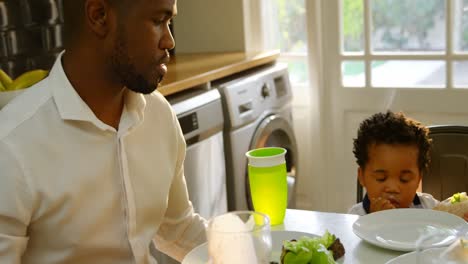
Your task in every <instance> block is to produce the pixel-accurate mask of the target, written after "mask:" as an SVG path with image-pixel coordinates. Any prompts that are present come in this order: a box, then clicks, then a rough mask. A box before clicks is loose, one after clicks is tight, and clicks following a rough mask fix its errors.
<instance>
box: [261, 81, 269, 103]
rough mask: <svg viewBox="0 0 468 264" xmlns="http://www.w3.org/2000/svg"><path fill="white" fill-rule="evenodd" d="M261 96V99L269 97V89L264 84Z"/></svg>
mask: <svg viewBox="0 0 468 264" xmlns="http://www.w3.org/2000/svg"><path fill="white" fill-rule="evenodd" d="M261 96H262V97H263V99H265V98H267V97H269V96H270V88H268V85H267V84H266V83H265V84H264V85H263V86H262V92H261Z"/></svg>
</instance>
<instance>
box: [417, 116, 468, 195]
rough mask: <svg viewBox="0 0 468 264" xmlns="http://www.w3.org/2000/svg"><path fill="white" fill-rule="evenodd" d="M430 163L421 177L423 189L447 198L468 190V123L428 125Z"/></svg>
mask: <svg viewBox="0 0 468 264" xmlns="http://www.w3.org/2000/svg"><path fill="white" fill-rule="evenodd" d="M429 135H430V137H431V138H432V151H431V163H430V166H429V170H428V173H427V174H426V175H424V176H423V179H422V191H423V192H425V193H429V194H432V195H433V196H434V198H436V199H438V200H444V199H446V198H448V197H450V196H451V195H452V194H454V193H456V192H468V126H458V125H438V126H429Z"/></svg>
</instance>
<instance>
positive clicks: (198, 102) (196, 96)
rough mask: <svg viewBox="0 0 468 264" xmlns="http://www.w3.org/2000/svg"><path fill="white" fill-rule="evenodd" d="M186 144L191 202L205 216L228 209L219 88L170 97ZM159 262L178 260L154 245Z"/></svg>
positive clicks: (217, 213)
mask: <svg viewBox="0 0 468 264" xmlns="http://www.w3.org/2000/svg"><path fill="white" fill-rule="evenodd" d="M167 100H168V101H169V103H170V104H171V106H172V108H173V109H174V112H175V113H176V115H177V119H178V121H179V124H180V127H181V129H182V133H183V134H184V138H185V142H186V144H187V151H186V156H185V161H184V174H185V180H186V183H187V191H188V194H189V198H190V201H191V202H192V205H193V208H194V210H195V212H196V213H198V214H200V215H201V216H203V217H204V218H206V219H210V218H211V217H213V216H217V215H220V214H223V213H226V212H227V210H228V209H227V194H226V169H225V158H224V142H223V141H224V139H223V127H224V126H223V114H222V106H221V98H220V94H219V92H218V90H216V89H212V90H205V89H191V90H187V91H184V92H181V93H177V94H175V95H171V96H168V97H167ZM151 253H152V255H153V256H154V257H155V258H156V260H157V261H158V264H176V263H179V262H177V261H175V260H174V259H172V258H170V257H169V256H167V255H165V254H163V253H162V252H159V251H158V250H156V248H155V246H154V245H152V246H151Z"/></svg>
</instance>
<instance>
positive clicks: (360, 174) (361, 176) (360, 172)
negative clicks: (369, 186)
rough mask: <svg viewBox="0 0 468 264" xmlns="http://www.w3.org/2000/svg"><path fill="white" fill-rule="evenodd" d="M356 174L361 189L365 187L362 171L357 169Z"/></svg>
mask: <svg viewBox="0 0 468 264" xmlns="http://www.w3.org/2000/svg"><path fill="white" fill-rule="evenodd" d="M357 173H358V180H359V184H361V186H362V187H366V181H365V179H364V169H363V168H361V167H359V168H358V170H357Z"/></svg>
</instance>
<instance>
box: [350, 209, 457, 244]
mask: <svg viewBox="0 0 468 264" xmlns="http://www.w3.org/2000/svg"><path fill="white" fill-rule="evenodd" d="M464 224H466V223H465V220H463V219H462V218H460V217H457V216H455V215H452V214H449V213H446V212H441V211H435V210H429V209H414V208H404V209H391V210H385V211H380V212H375V213H372V214H368V215H365V216H361V217H359V218H358V219H357V220H356V221H355V222H354V224H353V232H354V234H356V235H357V236H358V237H360V238H361V239H362V240H364V241H366V242H368V243H370V244H373V245H375V246H378V247H382V248H387V249H392V250H397V251H414V250H416V249H417V248H418V245H417V244H418V240H419V238H420V237H421V235H422V234H424V233H425V232H431V230H437V232H438V233H439V234H440V235H439V236H437V237H433V238H431V239H428V240H426V241H424V242H423V243H422V244H421V246H420V247H421V248H423V249H425V248H431V247H443V246H448V245H450V244H451V243H453V242H454V241H455V240H456V239H457V234H458V230H459V228H460V226H462V225H464Z"/></svg>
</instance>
